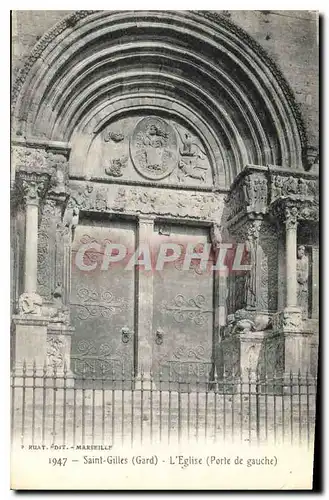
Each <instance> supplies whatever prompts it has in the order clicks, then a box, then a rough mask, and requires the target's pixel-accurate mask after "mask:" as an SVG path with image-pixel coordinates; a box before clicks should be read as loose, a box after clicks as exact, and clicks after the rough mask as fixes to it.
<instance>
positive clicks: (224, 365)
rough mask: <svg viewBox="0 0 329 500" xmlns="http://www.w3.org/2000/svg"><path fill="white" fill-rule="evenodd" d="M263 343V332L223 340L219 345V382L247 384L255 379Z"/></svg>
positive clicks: (238, 335)
mask: <svg viewBox="0 0 329 500" xmlns="http://www.w3.org/2000/svg"><path fill="white" fill-rule="evenodd" d="M263 342H264V332H250V333H245V334H243V333H241V334H236V335H231V336H230V337H227V338H224V339H223V340H222V341H221V343H220V345H219V350H220V355H219V360H218V361H219V363H218V366H217V375H218V379H219V380H224V379H226V380H231V379H232V378H234V379H236V382H237V383H238V382H239V379H240V381H241V382H242V383H248V382H249V381H250V380H255V379H256V372H257V370H258V368H259V366H258V364H259V360H260V357H261V351H262V348H263Z"/></svg>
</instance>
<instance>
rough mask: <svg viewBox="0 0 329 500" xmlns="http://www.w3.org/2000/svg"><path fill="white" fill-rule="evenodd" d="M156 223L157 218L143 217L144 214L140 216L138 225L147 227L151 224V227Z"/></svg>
mask: <svg viewBox="0 0 329 500" xmlns="http://www.w3.org/2000/svg"><path fill="white" fill-rule="evenodd" d="M154 222H155V217H152V216H150V215H143V214H140V215H139V216H138V224H139V225H146V224H149V225H151V226H153V225H154Z"/></svg>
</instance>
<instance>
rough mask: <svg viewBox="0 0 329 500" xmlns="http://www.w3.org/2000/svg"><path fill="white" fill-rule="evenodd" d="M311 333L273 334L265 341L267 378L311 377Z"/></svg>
mask: <svg viewBox="0 0 329 500" xmlns="http://www.w3.org/2000/svg"><path fill="white" fill-rule="evenodd" d="M312 337H313V334H312V333H304V332H273V333H272V334H270V335H268V337H267V339H266V350H265V364H266V367H267V376H268V377H273V376H276V377H284V378H287V379H288V378H289V377H290V375H292V376H294V377H296V376H298V375H299V374H300V375H301V376H304V375H306V373H308V374H309V375H310V377H311V339H312Z"/></svg>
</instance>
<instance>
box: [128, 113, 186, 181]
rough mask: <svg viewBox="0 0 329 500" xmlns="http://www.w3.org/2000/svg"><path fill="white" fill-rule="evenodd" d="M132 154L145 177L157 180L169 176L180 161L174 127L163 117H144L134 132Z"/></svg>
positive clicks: (134, 161)
mask: <svg viewBox="0 0 329 500" xmlns="http://www.w3.org/2000/svg"><path fill="white" fill-rule="evenodd" d="M130 154H131V158H132V161H133V163H134V165H135V167H136V169H137V170H138V171H139V173H140V174H141V175H143V176H144V177H146V178H148V179H155V180H158V179H163V178H164V177H167V176H168V175H170V174H171V172H172V171H173V170H174V168H175V167H176V165H177V161H178V154H177V137H176V133H175V131H174V129H173V128H172V127H171V126H170V125H169V124H168V123H166V122H165V121H164V120H162V119H161V118H157V117H147V118H143V119H142V120H141V121H140V122H138V123H137V125H136V127H135V130H134V132H133V136H132V139H131V143H130Z"/></svg>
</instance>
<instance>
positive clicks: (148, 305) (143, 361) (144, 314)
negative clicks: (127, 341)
mask: <svg viewBox="0 0 329 500" xmlns="http://www.w3.org/2000/svg"><path fill="white" fill-rule="evenodd" d="M153 232H154V219H153V218H151V217H147V216H140V218H139V221H138V246H139V248H140V249H141V250H142V249H143V247H145V248H147V249H149V251H150V254H151V240H152V237H153ZM144 256H145V255H144ZM137 293H138V297H137V307H138V324H137V335H138V337H137V360H138V363H137V364H138V374H137V384H138V383H139V380H140V377H141V370H142V369H143V373H144V380H145V381H146V382H144V384H143V387H144V388H147V386H148V385H149V381H148V380H149V374H150V371H151V366H152V342H153V341H154V340H153V270H145V269H139V270H138V289H137Z"/></svg>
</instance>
